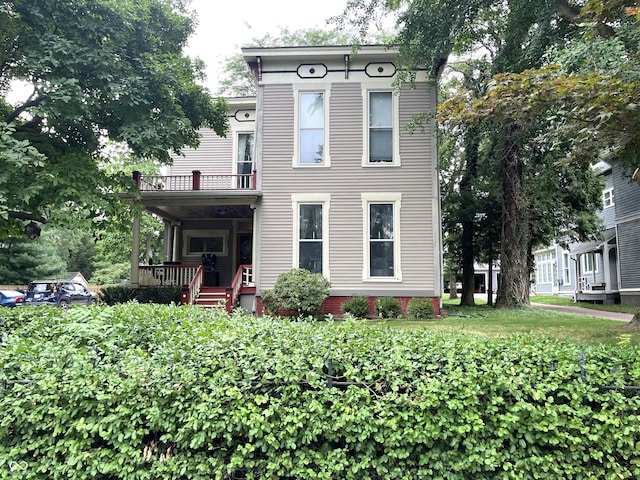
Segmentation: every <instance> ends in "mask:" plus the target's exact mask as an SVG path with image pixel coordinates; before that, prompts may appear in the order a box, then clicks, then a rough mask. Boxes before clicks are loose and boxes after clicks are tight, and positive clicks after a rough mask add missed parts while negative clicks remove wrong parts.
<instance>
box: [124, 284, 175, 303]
mask: <svg viewBox="0 0 640 480" xmlns="http://www.w3.org/2000/svg"><path fill="white" fill-rule="evenodd" d="M135 298H136V300H138V302H140V303H157V304H159V305H171V304H172V303H174V304H176V305H178V304H180V300H181V298H182V287H148V288H141V289H139V290H137V291H136V296H135Z"/></svg>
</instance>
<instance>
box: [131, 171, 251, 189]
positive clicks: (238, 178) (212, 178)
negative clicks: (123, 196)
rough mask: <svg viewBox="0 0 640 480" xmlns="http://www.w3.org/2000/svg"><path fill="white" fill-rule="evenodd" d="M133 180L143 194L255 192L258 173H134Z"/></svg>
mask: <svg viewBox="0 0 640 480" xmlns="http://www.w3.org/2000/svg"><path fill="white" fill-rule="evenodd" d="M133 179H134V180H135V182H136V185H137V186H138V190H140V191H141V192H158V191H169V192H176V191H192V190H255V189H256V172H255V170H254V172H253V173H248V174H239V175H202V174H201V173H200V172H199V171H198V170H194V171H193V172H192V175H142V174H141V173H140V172H133Z"/></svg>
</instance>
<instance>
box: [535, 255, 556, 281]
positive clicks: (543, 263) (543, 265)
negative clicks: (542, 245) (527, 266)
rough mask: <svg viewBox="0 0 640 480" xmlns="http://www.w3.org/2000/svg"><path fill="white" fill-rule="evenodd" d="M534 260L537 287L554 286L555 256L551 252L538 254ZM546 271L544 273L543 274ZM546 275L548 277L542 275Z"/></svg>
mask: <svg viewBox="0 0 640 480" xmlns="http://www.w3.org/2000/svg"><path fill="white" fill-rule="evenodd" d="M537 256H538V259H537V260H536V283H537V284H538V285H554V284H555V283H556V278H555V277H556V272H555V270H556V266H557V263H556V255H555V252H554V251H553V250H549V251H546V252H544V253H538V255H537ZM545 269H546V272H545ZM544 273H547V274H548V275H544Z"/></svg>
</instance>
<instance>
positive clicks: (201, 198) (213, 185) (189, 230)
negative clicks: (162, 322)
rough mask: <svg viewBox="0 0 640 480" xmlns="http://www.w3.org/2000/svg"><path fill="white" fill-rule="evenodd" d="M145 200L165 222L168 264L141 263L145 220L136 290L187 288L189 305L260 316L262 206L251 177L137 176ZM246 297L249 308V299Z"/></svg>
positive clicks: (135, 254) (135, 253)
mask: <svg viewBox="0 0 640 480" xmlns="http://www.w3.org/2000/svg"><path fill="white" fill-rule="evenodd" d="M134 181H135V182H136V185H137V186H138V189H139V191H140V199H139V200H138V201H139V202H140V203H141V204H142V205H143V206H144V207H145V209H146V210H147V211H149V212H151V213H154V214H156V215H157V216H158V217H160V218H162V219H163V221H164V225H165V229H164V252H163V259H164V261H163V263H162V264H159V265H152V264H150V262H149V264H144V263H143V264H141V263H140V262H139V259H140V258H141V252H140V248H139V245H140V219H139V218H138V217H136V218H135V219H134V225H133V245H132V252H131V284H132V287H134V288H145V287H169V286H178V287H181V288H182V303H183V304H195V303H197V304H201V305H203V306H211V307H212V306H223V307H225V308H226V309H227V310H228V311H231V309H232V308H233V307H235V306H238V305H241V306H243V307H245V308H246V309H248V310H252V309H253V299H254V297H255V284H254V280H253V256H254V252H255V244H254V241H253V232H254V231H255V209H256V203H257V202H258V199H259V198H260V196H261V193H260V191H259V190H258V189H257V176H256V172H255V171H254V172H253V173H251V174H235V175H202V174H201V173H200V172H199V171H193V172H192V175H151V176H146V175H142V174H141V173H140V172H134ZM243 296H245V297H246V298H245V299H244V301H242V300H243V299H242V297H243Z"/></svg>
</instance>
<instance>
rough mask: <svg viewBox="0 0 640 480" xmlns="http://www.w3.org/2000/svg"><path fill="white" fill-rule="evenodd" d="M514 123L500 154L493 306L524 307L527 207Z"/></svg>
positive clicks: (527, 292)
mask: <svg viewBox="0 0 640 480" xmlns="http://www.w3.org/2000/svg"><path fill="white" fill-rule="evenodd" d="M516 128H517V127H515V126H511V127H510V132H509V133H510V134H509V135H507V138H506V139H505V140H506V141H507V143H506V149H505V152H504V155H502V230H501V242H500V282H499V285H498V298H497V299H496V307H498V308H506V307H525V306H528V305H529V304H530V302H529V266H528V256H529V244H530V241H529V238H530V229H529V215H528V212H529V209H528V208H527V207H528V201H527V191H526V188H525V185H524V180H523V178H524V175H523V170H524V160H523V159H522V158H521V156H520V154H519V152H518V151H517V148H515V147H514V145H515V142H513V141H510V140H511V137H513V136H514V134H515V130H516Z"/></svg>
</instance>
